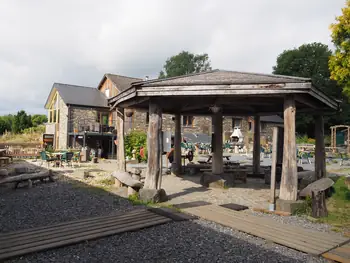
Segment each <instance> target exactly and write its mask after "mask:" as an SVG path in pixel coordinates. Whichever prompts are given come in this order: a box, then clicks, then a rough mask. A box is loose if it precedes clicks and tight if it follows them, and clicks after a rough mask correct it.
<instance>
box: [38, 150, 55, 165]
mask: <svg viewBox="0 0 350 263" xmlns="http://www.w3.org/2000/svg"><path fill="white" fill-rule="evenodd" d="M40 157H41V160H42V161H43V162H46V164H47V167H49V164H50V163H51V162H55V161H57V158H52V157H49V156H48V155H47V154H46V152H45V151H42V152H40Z"/></svg>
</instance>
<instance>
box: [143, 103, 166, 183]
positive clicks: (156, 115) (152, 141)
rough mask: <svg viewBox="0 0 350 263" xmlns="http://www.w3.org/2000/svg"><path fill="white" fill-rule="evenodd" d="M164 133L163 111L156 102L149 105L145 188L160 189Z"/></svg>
mask: <svg viewBox="0 0 350 263" xmlns="http://www.w3.org/2000/svg"><path fill="white" fill-rule="evenodd" d="M161 131H162V109H161V108H160V107H159V106H158V105H157V104H156V103H154V102H152V101H150V104H149V124H148V136H147V151H148V162H147V175H146V178H145V185H144V188H148V189H158V180H159V177H160V176H161V172H160V163H161V161H160V158H161V157H162V153H161V151H162V149H161V148H160V147H161Z"/></svg>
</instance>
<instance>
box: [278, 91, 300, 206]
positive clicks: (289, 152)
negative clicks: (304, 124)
mask: <svg viewBox="0 0 350 263" xmlns="http://www.w3.org/2000/svg"><path fill="white" fill-rule="evenodd" d="M296 155H297V151H296V142H295V100H294V97H293V96H292V95H288V96H286V97H285V99H284V142H283V164H282V179H281V186H280V196H279V198H280V199H283V200H291V201H296V200H297V193H298V173H297V158H296Z"/></svg>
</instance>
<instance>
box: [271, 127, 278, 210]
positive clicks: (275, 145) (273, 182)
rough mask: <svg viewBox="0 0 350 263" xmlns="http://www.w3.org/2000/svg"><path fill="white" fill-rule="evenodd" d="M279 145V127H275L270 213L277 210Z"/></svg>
mask: <svg viewBox="0 0 350 263" xmlns="http://www.w3.org/2000/svg"><path fill="white" fill-rule="evenodd" d="M277 145H278V127H273V134H272V160H271V161H272V163H271V191H270V209H269V210H270V211H273V210H275V199H276V196H275V194H276V162H277Z"/></svg>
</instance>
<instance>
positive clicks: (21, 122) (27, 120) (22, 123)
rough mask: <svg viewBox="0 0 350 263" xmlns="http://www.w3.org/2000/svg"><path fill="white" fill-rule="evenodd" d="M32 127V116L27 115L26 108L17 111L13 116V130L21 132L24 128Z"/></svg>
mask: <svg viewBox="0 0 350 263" xmlns="http://www.w3.org/2000/svg"><path fill="white" fill-rule="evenodd" d="M30 127H32V120H31V116H30V115H27V113H26V112H25V111H24V110H21V111H19V112H17V114H16V115H15V116H14V118H13V122H12V132H14V133H20V132H21V131H22V130H24V129H26V128H30Z"/></svg>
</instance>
